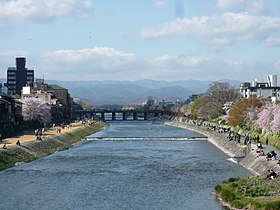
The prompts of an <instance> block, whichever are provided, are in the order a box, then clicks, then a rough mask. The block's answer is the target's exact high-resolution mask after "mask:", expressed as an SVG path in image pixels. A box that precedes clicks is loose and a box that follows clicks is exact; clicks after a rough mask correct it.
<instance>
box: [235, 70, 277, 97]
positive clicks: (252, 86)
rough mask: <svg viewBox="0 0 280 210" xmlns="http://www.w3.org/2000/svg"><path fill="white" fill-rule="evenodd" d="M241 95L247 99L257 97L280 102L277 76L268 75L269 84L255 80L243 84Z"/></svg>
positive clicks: (241, 85)
mask: <svg viewBox="0 0 280 210" xmlns="http://www.w3.org/2000/svg"><path fill="white" fill-rule="evenodd" d="M240 93H241V94H242V96H243V97H245V98H249V97H252V96H255V97H257V98H261V99H268V100H271V101H272V102H276V101H280V87H279V86H277V75H268V76H267V82H258V81H257V80H254V81H252V82H251V83H250V82H245V83H241V84H240Z"/></svg>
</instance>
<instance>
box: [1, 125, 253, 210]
mask: <svg viewBox="0 0 280 210" xmlns="http://www.w3.org/2000/svg"><path fill="white" fill-rule="evenodd" d="M153 135H155V136H161V135H164V136H167V137H168V136H169V137H174V136H176V135H178V136H180V137H182V135H183V136H186V135H190V136H194V135H197V136H201V135H200V134H196V133H194V132H190V131H187V130H184V129H179V128H175V127H167V126H160V125H153V124H150V123H132V124H131V123H129V124H125V123H113V124H112V125H111V126H110V127H109V128H108V129H106V130H104V131H102V132H100V133H97V134H94V136H106V137H108V136H112V137H122V136H123V137H133V136H136V137H152V136H153ZM227 158H228V157H227V156H226V155H225V154H224V153H222V152H220V151H219V150H217V149H216V148H215V147H214V146H213V145H212V144H210V143H209V142H207V141H168V140H167V141H102V140H101V141H86V142H83V143H81V144H79V145H77V146H75V147H73V148H71V149H69V150H66V151H62V152H58V153H55V154H53V155H50V156H48V157H46V158H43V159H40V160H37V161H34V162H31V163H28V164H23V165H20V166H17V167H14V168H11V169H7V170H4V171H1V172H0V189H1V190H0V209H31V210H32V209H34V210H35V209H36V210H37V209H202V210H203V209H205V210H206V209H223V207H222V206H221V204H220V203H219V202H218V201H217V200H216V199H215V196H214V195H213V194H212V190H213V188H214V186H215V185H216V184H218V183H220V182H222V181H223V180H225V179H228V178H230V177H244V176H247V175H249V172H248V171H246V170H245V169H243V168H242V167H240V166H239V165H236V164H234V163H232V162H229V161H227V160H226V159H227Z"/></svg>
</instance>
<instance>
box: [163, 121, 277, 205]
mask: <svg viewBox="0 0 280 210" xmlns="http://www.w3.org/2000/svg"><path fill="white" fill-rule="evenodd" d="M163 124H165V125H169V126H176V127H181V128H185V129H190V130H193V131H195V132H198V133H201V134H203V135H205V136H207V137H208V140H209V142H211V143H212V144H213V145H215V146H216V147H217V148H219V149H220V150H222V151H223V152H224V153H226V154H227V155H229V156H230V157H242V160H241V161H240V162H239V164H240V165H242V166H243V167H244V168H246V169H247V170H249V171H250V172H251V173H252V174H254V176H253V177H247V178H244V179H239V178H230V179H229V180H228V181H225V182H224V183H222V184H220V185H217V186H216V187H215V190H214V193H215V194H216V196H217V197H218V199H219V200H220V201H221V203H222V204H223V205H224V206H226V207H228V208H229V209H235V210H236V209H252V210H253V209H271V210H274V209H275V210H276V209H279V208H280V184H279V183H280V177H279V175H280V165H277V162H278V160H269V161H268V160H267V158H266V156H260V155H259V153H257V152H256V145H252V144H249V145H241V144H240V143H237V142H235V141H229V139H228V138H226V134H225V133H220V132H217V130H211V129H209V128H208V127H204V126H201V125H196V124H191V123H188V122H183V121H180V119H175V120H173V121H168V122H164V123H163ZM271 149H272V148H271V147H268V146H267V147H266V148H265V150H266V152H268V151H269V150H271ZM273 149H274V148H273ZM275 151H276V153H278V154H279V151H277V150H275ZM268 170H274V171H275V172H276V173H277V174H278V177H276V178H273V179H271V178H268V179H267V178H266V176H267V173H268Z"/></svg>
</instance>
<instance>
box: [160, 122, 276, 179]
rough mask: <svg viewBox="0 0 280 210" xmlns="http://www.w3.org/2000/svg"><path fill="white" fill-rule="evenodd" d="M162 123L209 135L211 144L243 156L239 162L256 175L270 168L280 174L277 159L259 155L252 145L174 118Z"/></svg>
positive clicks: (232, 153) (231, 154) (231, 155)
mask: <svg viewBox="0 0 280 210" xmlns="http://www.w3.org/2000/svg"><path fill="white" fill-rule="evenodd" d="M162 124H164V125H169V126H175V127H180V128H184V129H189V130H192V131H195V132H198V133H200V134H202V135H205V136H207V137H208V141H209V142H210V143H211V144H213V145H214V146H216V147H217V148H218V149H219V150H221V151H222V152H224V153H225V154H227V155H228V156H230V157H232V158H242V160H241V161H240V162H239V163H238V164H239V165H241V166H243V167H244V168H245V169H246V170H248V171H250V172H251V173H252V174H253V175H254V176H264V175H265V174H266V173H267V171H268V170H269V169H273V170H274V171H275V172H276V173H277V174H280V167H279V166H278V165H277V164H276V160H271V161H267V160H266V157H265V156H262V157H258V155H259V154H258V153H257V152H256V151H255V150H253V149H252V148H251V146H250V145H242V144H239V143H236V142H234V141H229V140H228V139H227V138H226V137H225V135H224V134H220V133H218V132H214V131H210V130H207V128H205V127H201V126H197V125H192V124H189V123H186V122H181V121H176V120H172V121H165V122H162Z"/></svg>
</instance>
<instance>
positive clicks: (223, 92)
mask: <svg viewBox="0 0 280 210" xmlns="http://www.w3.org/2000/svg"><path fill="white" fill-rule="evenodd" d="M204 98H205V99H206V100H207V101H208V103H207V105H206V106H205V107H202V109H203V111H202V110H201V113H204V115H206V116H205V118H208V119H214V118H217V117H219V116H221V115H225V114H226V112H225V110H224V109H223V107H224V104H225V103H226V102H233V101H236V100H237V99H239V98H240V94H239V91H238V89H236V88H235V87H233V86H231V85H230V84H229V83H228V82H213V83H212V84H210V85H209V88H208V89H207V91H206V93H205V95H204Z"/></svg>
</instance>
